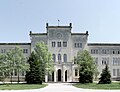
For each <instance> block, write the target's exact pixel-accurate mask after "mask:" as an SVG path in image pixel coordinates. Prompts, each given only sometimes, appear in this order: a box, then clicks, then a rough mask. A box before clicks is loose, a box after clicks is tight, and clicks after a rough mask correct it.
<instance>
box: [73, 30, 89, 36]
mask: <svg viewBox="0 0 120 92" xmlns="http://www.w3.org/2000/svg"><path fill="white" fill-rule="evenodd" d="M71 35H89V34H88V31H86V33H71Z"/></svg>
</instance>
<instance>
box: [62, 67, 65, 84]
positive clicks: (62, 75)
mask: <svg viewBox="0 0 120 92" xmlns="http://www.w3.org/2000/svg"><path fill="white" fill-rule="evenodd" d="M62 73H63V74H62V76H63V82H65V70H64V69H63V72H62Z"/></svg>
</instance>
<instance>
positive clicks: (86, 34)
mask: <svg viewBox="0 0 120 92" xmlns="http://www.w3.org/2000/svg"><path fill="white" fill-rule="evenodd" d="M71 35H88V34H86V33H71Z"/></svg>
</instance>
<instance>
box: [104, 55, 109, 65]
mask: <svg viewBox="0 0 120 92" xmlns="http://www.w3.org/2000/svg"><path fill="white" fill-rule="evenodd" d="M106 64H107V65H108V64H109V58H108V57H104V58H102V65H106Z"/></svg>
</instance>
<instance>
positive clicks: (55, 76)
mask: <svg viewBox="0 0 120 92" xmlns="http://www.w3.org/2000/svg"><path fill="white" fill-rule="evenodd" d="M56 77H57V76H56V70H55V71H54V82H56Z"/></svg>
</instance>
